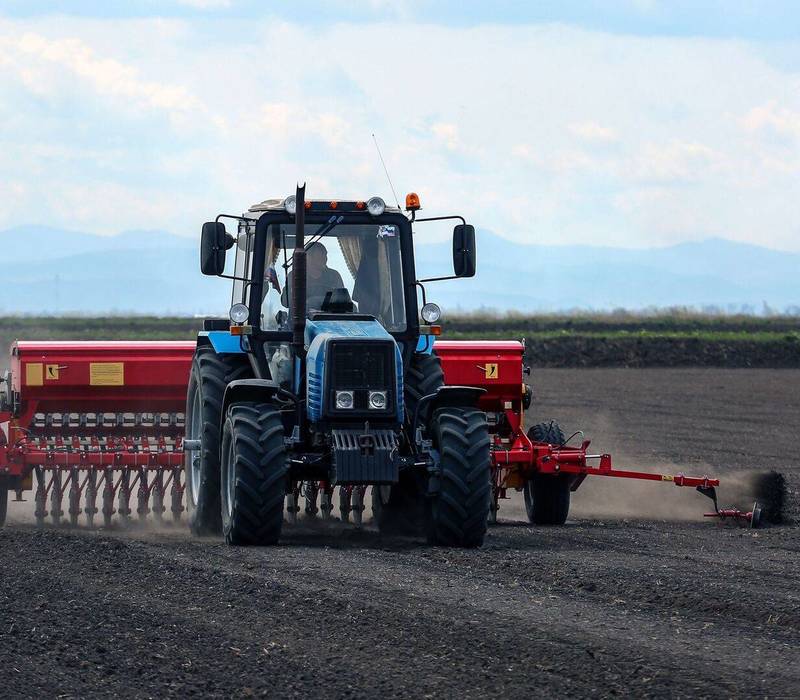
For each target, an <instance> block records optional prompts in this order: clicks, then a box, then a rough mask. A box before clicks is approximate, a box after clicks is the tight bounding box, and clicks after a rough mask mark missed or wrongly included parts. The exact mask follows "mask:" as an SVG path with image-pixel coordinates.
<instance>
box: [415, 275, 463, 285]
mask: <svg viewBox="0 0 800 700" xmlns="http://www.w3.org/2000/svg"><path fill="white" fill-rule="evenodd" d="M458 279H461V278H460V277H459V276H458V275H448V276H447V277H426V278H425V279H424V280H417V282H416V283H417V284H419V285H421V284H422V283H423V282H441V281H442V280H458Z"/></svg>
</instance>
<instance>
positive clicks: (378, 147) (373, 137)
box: [372, 134, 400, 209]
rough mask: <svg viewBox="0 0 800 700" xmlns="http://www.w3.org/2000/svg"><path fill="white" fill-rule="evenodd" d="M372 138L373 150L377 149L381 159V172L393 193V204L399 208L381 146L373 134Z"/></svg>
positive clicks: (398, 201)
mask: <svg viewBox="0 0 800 700" xmlns="http://www.w3.org/2000/svg"><path fill="white" fill-rule="evenodd" d="M372 140H373V141H374V142H375V150H376V151H378V158H380V159H381V165H382V166H383V172H385V173H386V179H387V180H388V181H389V187H390V188H391V190H392V194H393V195H394V201H395V204H397V208H398V209H400V200H399V199H398V198H397V192H395V191H394V185H393V184H392V178H391V177H389V170H388V168H387V167H386V162H385V161H384V160H383V156H382V155H381V147H380V146H379V145H378V139H376V138H375V134H372Z"/></svg>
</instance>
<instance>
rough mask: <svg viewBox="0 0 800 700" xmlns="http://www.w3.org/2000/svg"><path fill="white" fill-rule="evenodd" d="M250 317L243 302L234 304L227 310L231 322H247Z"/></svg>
mask: <svg viewBox="0 0 800 700" xmlns="http://www.w3.org/2000/svg"><path fill="white" fill-rule="evenodd" d="M249 317H250V310H249V309H248V308H247V307H246V306H245V305H244V304H234V305H233V306H231V310H230V311H229V312H228V318H230V320H231V322H232V323H239V324H241V323H247V319H248V318H249Z"/></svg>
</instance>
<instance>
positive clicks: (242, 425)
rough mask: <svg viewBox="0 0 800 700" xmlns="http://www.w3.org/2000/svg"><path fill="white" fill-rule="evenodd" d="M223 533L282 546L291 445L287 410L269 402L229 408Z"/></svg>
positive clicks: (232, 539) (240, 541)
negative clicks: (285, 435)
mask: <svg viewBox="0 0 800 700" xmlns="http://www.w3.org/2000/svg"><path fill="white" fill-rule="evenodd" d="M221 455H222V479H221V482H222V484H221V485H222V493H221V502H222V503H221V505H222V531H223V534H224V535H225V541H226V542H227V543H228V544H233V545H270V544H276V543H277V542H278V539H279V538H280V536H281V528H282V526H283V501H284V497H285V495H286V474H287V470H288V467H287V464H286V447H285V445H284V442H283V421H282V420H281V414H280V412H279V411H277V410H276V409H275V408H274V407H273V406H271V405H269V404H257V403H240V404H234V405H233V406H231V407H230V408H229V409H228V415H227V416H226V418H225V427H224V429H223V432H222V449H221Z"/></svg>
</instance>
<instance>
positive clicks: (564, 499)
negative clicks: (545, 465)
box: [524, 421, 571, 525]
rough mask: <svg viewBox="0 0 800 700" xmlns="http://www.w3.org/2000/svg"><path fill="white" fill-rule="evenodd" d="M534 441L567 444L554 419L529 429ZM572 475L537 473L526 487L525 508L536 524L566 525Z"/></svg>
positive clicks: (531, 438)
mask: <svg viewBox="0 0 800 700" xmlns="http://www.w3.org/2000/svg"><path fill="white" fill-rule="evenodd" d="M528 438H529V439H530V440H531V442H546V443H548V444H550V445H553V446H555V447H559V446H561V445H563V444H564V432H563V431H562V430H561V427H560V426H559V425H558V423H556V422H555V421H549V422H547V423H538V424H537V425H534V426H533V427H532V428H531V429H530V430H529V431H528ZM570 483H571V478H570V477H569V476H567V475H566V474H536V475H534V476H533V477H532V478H531V479H530V480H529V481H528V482H527V483H526V484H525V488H524V496H525V510H526V511H527V513H528V520H529V521H530V522H531V523H533V524H534V525H563V524H564V523H565V522H566V521H567V515H568V514H569V500H570V490H569V488H570Z"/></svg>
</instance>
